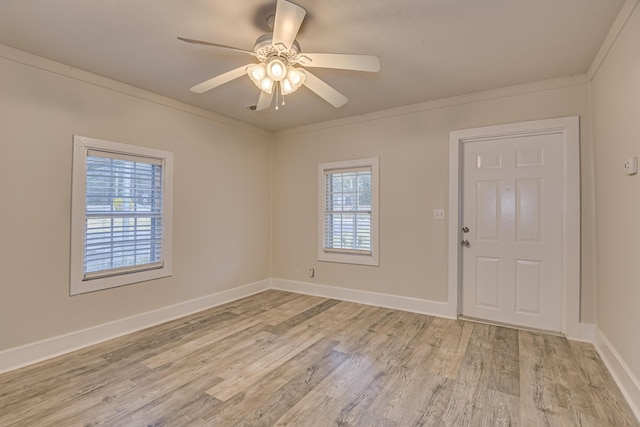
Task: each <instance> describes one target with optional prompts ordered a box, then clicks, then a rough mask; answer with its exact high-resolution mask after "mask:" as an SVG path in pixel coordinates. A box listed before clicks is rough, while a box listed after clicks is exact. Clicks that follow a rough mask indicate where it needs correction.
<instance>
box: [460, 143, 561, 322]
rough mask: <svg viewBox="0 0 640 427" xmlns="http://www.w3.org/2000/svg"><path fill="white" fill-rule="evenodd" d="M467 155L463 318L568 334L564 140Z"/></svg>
mask: <svg viewBox="0 0 640 427" xmlns="http://www.w3.org/2000/svg"><path fill="white" fill-rule="evenodd" d="M462 149H463V158H464V162H463V165H464V172H463V179H464V181H463V183H464V185H463V225H464V226H467V227H469V232H468V233H466V234H465V235H464V238H465V239H468V240H469V242H470V246H469V247H464V248H463V249H462V264H463V265H462V294H463V295H462V314H464V315H467V316H471V317H477V318H483V319H488V320H494V321H499V322H505V323H511V324H515V325H521V326H527V327H533V328H539V329H546V330H553V331H560V330H562V281H561V280H562V264H561V255H562V155H563V151H562V135H560V134H553V133H550V134H540V135H525V136H514V137H501V138H496V139H485V140H481V141H474V142H466V143H464V144H463V148H462Z"/></svg>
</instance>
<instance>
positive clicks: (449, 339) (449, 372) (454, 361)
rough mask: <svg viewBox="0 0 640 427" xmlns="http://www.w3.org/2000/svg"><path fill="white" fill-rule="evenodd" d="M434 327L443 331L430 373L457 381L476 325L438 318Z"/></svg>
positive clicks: (434, 321)
mask: <svg viewBox="0 0 640 427" xmlns="http://www.w3.org/2000/svg"><path fill="white" fill-rule="evenodd" d="M432 325H433V326H434V327H435V328H443V329H442V330H441V332H439V336H438V339H439V340H440V342H439V345H438V351H437V354H436V356H435V357H434V359H433V361H432V363H431V364H430V365H429V367H428V369H429V373H431V374H433V375H438V376H442V377H447V378H452V379H455V378H457V377H458V372H459V370H460V365H461V364H462V359H463V357H464V355H465V352H466V350H467V344H468V343H469V338H470V337H471V332H472V331H473V327H474V324H473V323H471V322H465V321H460V320H449V319H441V318H436V319H434V320H433V322H432Z"/></svg>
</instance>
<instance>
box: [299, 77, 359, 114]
mask: <svg viewBox="0 0 640 427" xmlns="http://www.w3.org/2000/svg"><path fill="white" fill-rule="evenodd" d="M304 75H305V79H304V83H303V85H305V86H306V87H308V88H309V89H311V90H312V91H313V92H315V93H316V95H318V96H319V97H320V98H322V99H324V100H325V101H327V102H328V103H329V104H331V105H333V106H334V107H336V108H339V107H342V106H343V105H344V104H346V103H347V101H348V99H347V97H346V96H344V95H343V94H341V93H340V92H338V91H337V90H335V89H334V88H332V87H331V86H329V85H328V84H326V83H325V82H323V81H322V80H320V79H319V78H317V77H316V76H314V75H313V74H311V73H310V72H308V71H307V70H304Z"/></svg>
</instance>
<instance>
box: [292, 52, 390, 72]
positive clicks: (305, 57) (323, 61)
mask: <svg viewBox="0 0 640 427" xmlns="http://www.w3.org/2000/svg"><path fill="white" fill-rule="evenodd" d="M297 62H298V64H300V65H302V66H304V67H318V68H338V69H341V70H354V71H368V72H370V73H377V72H378V71H380V58H378V57H377V56H376V55H351V54H343V53H302V54H300V56H299V57H298V59H297Z"/></svg>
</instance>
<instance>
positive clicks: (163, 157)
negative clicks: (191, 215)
mask: <svg viewBox="0 0 640 427" xmlns="http://www.w3.org/2000/svg"><path fill="white" fill-rule="evenodd" d="M89 151H103V152H110V153H117V154H122V155H125V156H126V155H131V156H137V157H147V158H151V159H157V160H160V162H161V164H162V180H163V185H162V200H163V205H162V221H163V228H162V266H161V267H159V268H154V269H142V270H137V271H131V272H126V273H122V274H113V275H108V274H104V275H101V276H100V277H96V278H91V279H85V274H84V238H85V223H86V171H87V155H88V153H89ZM172 201H173V153H171V152H169V151H163V150H157V149H154V148H148V147H139V146H135V145H130V144H123V143H119V142H113V141H107V140H102V139H96V138H90V137H86V136H79V135H74V136H73V166H72V184H71V254H70V274H69V284H70V285H69V290H70V295H78V294H83V293H87V292H94V291H98V290H102V289H109V288H114V287H119V286H125V285H130V284H133V283H139V282H145V281H148V280H154V279H159V278H161V277H168V276H171V275H172V256H171V253H172V230H171V224H172V205H173V203H172Z"/></svg>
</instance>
